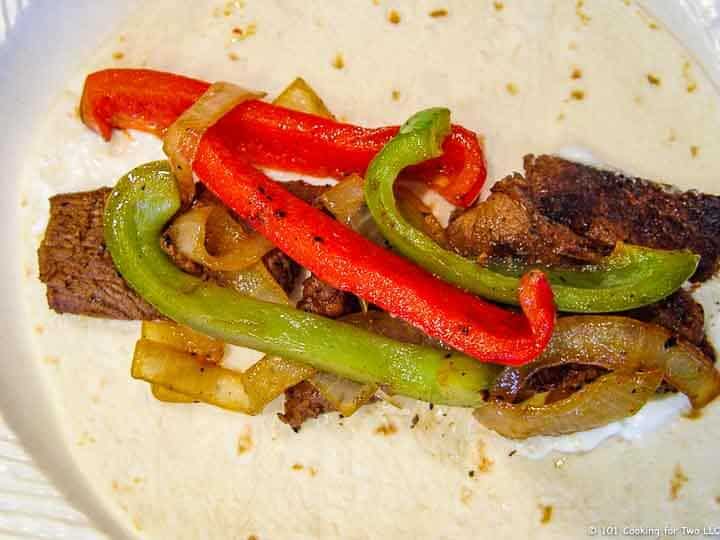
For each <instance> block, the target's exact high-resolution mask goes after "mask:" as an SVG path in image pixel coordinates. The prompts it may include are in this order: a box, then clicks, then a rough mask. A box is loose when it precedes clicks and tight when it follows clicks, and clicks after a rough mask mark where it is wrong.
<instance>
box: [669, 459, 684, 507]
mask: <svg viewBox="0 0 720 540" xmlns="http://www.w3.org/2000/svg"><path fill="white" fill-rule="evenodd" d="M687 481H688V477H687V476H686V475H685V472H684V471H683V469H682V467H681V466H680V464H678V465H675V470H674V471H673V477H672V478H671V479H670V500H671V501H674V500H677V498H678V497H679V496H680V490H681V489H682V488H683V486H684V485H685V484H687Z"/></svg>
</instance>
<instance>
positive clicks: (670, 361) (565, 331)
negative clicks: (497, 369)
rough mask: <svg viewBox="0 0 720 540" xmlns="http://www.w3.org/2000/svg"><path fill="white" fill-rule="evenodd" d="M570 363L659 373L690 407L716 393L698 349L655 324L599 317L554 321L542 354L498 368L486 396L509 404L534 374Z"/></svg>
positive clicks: (719, 390) (719, 380)
mask: <svg viewBox="0 0 720 540" xmlns="http://www.w3.org/2000/svg"><path fill="white" fill-rule="evenodd" d="M570 363H572V364H586V365H594V366H600V367H603V368H605V369H609V370H611V371H612V370H624V371H638V370H644V371H653V370H659V371H661V372H662V373H663V376H664V378H665V380H667V381H668V382H669V383H670V384H672V385H673V386H674V387H675V388H677V389H678V390H679V391H680V392H682V393H683V394H685V395H687V396H688V398H689V399H690V402H691V403H692V405H693V407H695V408H700V407H703V406H705V405H707V404H708V403H710V402H711V401H712V400H713V399H714V398H715V397H717V396H718V395H720V373H718V371H717V369H715V366H713V365H712V363H710V362H709V361H708V360H707V359H706V358H705V355H704V354H703V353H702V351H700V349H698V348H697V347H695V346H694V345H692V344H690V343H688V342H686V341H682V340H680V341H678V340H677V339H676V338H675V337H674V335H673V334H672V333H671V332H670V331H669V330H667V329H665V328H663V327H661V326H657V325H655V324H650V323H645V322H641V321H637V320H634V319H630V318H627V317H612V316H603V315H585V316H574V317H563V318H560V319H559V320H558V322H557V324H556V326H555V333H554V334H553V338H552V340H551V341H550V344H549V345H548V347H547V349H545V351H544V352H543V354H542V355H541V356H540V357H539V358H538V359H537V360H536V361H534V362H532V363H530V364H526V365H524V366H520V367H508V368H506V369H504V370H503V372H502V373H501V374H500V376H499V377H498V380H497V382H496V383H495V387H494V388H493V389H492V391H491V394H493V395H497V396H500V397H502V398H503V399H504V400H506V401H513V400H514V399H515V398H516V397H517V395H518V393H519V392H520V390H521V389H522V387H523V386H524V385H525V384H526V383H527V381H528V380H529V379H530V378H531V377H532V376H533V375H534V374H535V373H537V372H538V371H539V370H541V369H545V368H548V367H553V366H558V365H562V364H570Z"/></svg>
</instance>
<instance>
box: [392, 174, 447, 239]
mask: <svg viewBox="0 0 720 540" xmlns="http://www.w3.org/2000/svg"><path fill="white" fill-rule="evenodd" d="M396 195H397V206H398V210H400V213H401V214H402V215H403V216H404V217H405V219H407V220H408V222H409V223H410V224H411V225H412V226H413V227H415V228H416V229H418V230H420V231H422V232H424V233H425V234H426V235H428V236H429V237H430V238H432V239H433V240H435V242H436V243H437V244H439V245H441V246H446V244H447V238H446V236H445V229H443V226H442V225H441V224H440V222H439V221H438V219H437V218H436V217H435V215H434V214H433V213H432V210H430V208H428V206H427V205H426V204H425V203H424V202H422V201H421V200H420V198H419V197H418V196H417V195H415V193H413V192H412V191H411V190H410V189H408V188H406V187H403V186H402V185H401V186H399V187H398V188H397V190H396Z"/></svg>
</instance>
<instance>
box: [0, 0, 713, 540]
mask: <svg viewBox="0 0 720 540" xmlns="http://www.w3.org/2000/svg"><path fill="white" fill-rule="evenodd" d="M298 1H299V0H298ZM346 1H355V0H346ZM568 1H569V0H568ZM607 1H614V0H607ZM0 2H1V4H0V13H1V15H2V20H0V73H1V74H2V85H1V86H0V88H1V90H0V118H2V120H3V124H4V129H3V130H2V132H0V163H2V164H3V173H4V182H5V189H4V191H3V196H2V197H0V215H2V216H6V219H4V222H3V225H4V226H3V228H2V230H1V231H0V235H1V237H2V243H1V244H0V245H2V246H5V247H6V248H7V249H8V250H9V252H10V253H13V252H15V251H16V250H15V249H14V247H13V246H14V243H15V242H17V238H19V220H18V207H19V195H18V186H17V184H16V183H15V182H14V179H15V178H17V177H19V171H20V168H21V166H22V156H23V149H24V148H26V147H27V146H28V144H29V143H30V141H31V139H32V136H33V127H34V126H35V125H36V124H37V122H38V121H39V120H40V119H42V116H43V112H44V111H45V110H47V108H48V107H49V104H50V102H51V100H52V98H53V96H54V95H55V94H56V93H57V92H58V91H59V90H60V89H61V88H62V87H63V82H64V81H65V80H66V79H67V78H68V74H69V73H73V72H74V71H75V68H76V66H77V65H80V64H82V60H83V59H85V58H86V56H87V55H88V54H90V53H91V52H92V51H94V50H95V49H96V48H97V46H98V45H99V44H100V43H101V42H102V39H103V36H104V35H106V34H107V33H108V32H109V31H110V30H111V29H112V27H113V26H115V25H116V24H117V21H118V19H121V18H123V17H125V16H126V15H127V14H128V13H129V12H130V11H131V10H132V9H133V8H134V6H135V5H137V4H138V2H137V1H135V2H133V1H128V0H122V1H121V0H117V1H111V0H84V1H81V0H69V1H66V2H58V1H57V0H32V1H31V0H0ZM641 3H642V4H644V5H646V6H647V7H648V8H649V9H650V10H651V11H652V12H653V14H654V15H655V16H657V17H658V18H659V19H661V20H662V21H663V22H664V23H665V24H666V25H667V26H668V27H669V28H670V29H671V30H672V31H673V32H674V33H675V34H676V35H677V36H678V38H679V39H680V40H681V41H682V42H683V43H685V45H686V46H687V47H688V48H689V49H690V50H691V51H693V52H694V54H695V55H696V57H697V58H698V59H699V60H700V62H701V64H702V65H703V66H704V67H705V69H706V70H707V71H708V74H709V75H710V77H711V79H712V80H713V82H714V83H715V85H716V86H719V87H720V0H646V1H644V2H641ZM21 271H22V269H21V268H20V264H19V262H17V261H12V262H11V263H10V264H8V265H6V266H1V267H0V313H1V317H2V325H3V330H4V332H3V341H2V344H3V349H4V364H3V370H2V377H1V378H0V414H1V415H2V417H4V419H5V422H7V424H8V425H9V426H10V427H11V428H12V430H14V433H17V437H18V438H19V440H20V441H22V445H23V446H24V448H25V450H23V448H22V447H21V446H20V445H19V444H18V442H17V439H16V436H15V435H14V433H13V431H12V430H10V429H9V428H8V427H7V426H6V425H5V424H4V423H3V422H2V418H0V538H73V539H86V538H102V537H103V535H102V534H101V533H100V532H99V531H103V532H104V533H105V534H107V535H108V536H110V537H111V538H130V537H132V535H131V533H130V532H129V531H128V530H126V529H125V528H124V527H123V525H121V524H119V523H118V522H117V521H115V520H114V519H113V517H112V515H111V513H110V511H108V510H107V509H105V508H102V507H101V506H100V505H99V504H98V503H97V501H95V500H94V499H93V498H92V497H90V496H89V495H88V494H89V493H90V491H89V489H88V486H87V484H86V481H85V479H84V478H83V476H82V474H81V473H80V471H79V470H78V469H77V467H76V465H75V463H74V462H73V461H72V460H71V459H70V454H69V453H68V451H67V449H66V447H65V442H64V437H63V434H62V433H61V431H60V429H59V427H58V424H57V422H56V417H55V411H54V408H53V404H52V402H51V401H50V398H49V394H48V393H47V392H46V389H45V388H44V387H43V385H42V383H41V381H42V378H41V377H39V376H37V374H36V373H35V369H36V368H35V367H34V366H35V362H33V361H31V356H30V354H31V348H32V342H31V339H32V338H31V336H30V332H29V328H28V325H27V324H26V322H25V321H26V315H27V314H26V312H25V311H26V310H25V306H24V303H23V298H22V297H21V296H20V294H19V291H21V290H22V289H21V287H20V281H21V280H20V277H21ZM28 454H29V455H31V456H32V458H33V460H34V462H35V463H36V464H37V466H38V467H39V468H40V469H42V470H43V471H45V473H44V474H43V473H40V472H39V471H38V469H37V468H36V467H35V466H34V465H33V464H32V462H31V461H30V458H28ZM46 477H47V478H49V479H50V480H51V481H52V482H53V483H54V485H55V486H57V490H56V489H55V488H54V487H53V486H52V485H51V484H49V483H48V481H47V479H46ZM59 493H62V494H63V495H60V494H59ZM67 501H69V503H68V502H67ZM73 507H74V508H76V509H77V510H79V511H77V510H74V509H73ZM85 515H87V516H89V517H90V519H91V520H92V522H93V523H94V524H95V526H96V527H97V529H96V528H94V527H92V526H90V525H89V523H88V521H87V520H86V518H85V517H84V516H85Z"/></svg>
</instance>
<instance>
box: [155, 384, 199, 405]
mask: <svg viewBox="0 0 720 540" xmlns="http://www.w3.org/2000/svg"><path fill="white" fill-rule="evenodd" d="M150 391H151V392H152V395H153V397H154V398H155V399H157V400H158V401H164V402H165V403H199V401H197V400H195V399H193V398H191V397H190V396H186V395H185V394H181V393H180V392H175V391H174V390H169V389H168V388H166V387H164V386H162V385H160V384H155V383H152V384H150Z"/></svg>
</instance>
